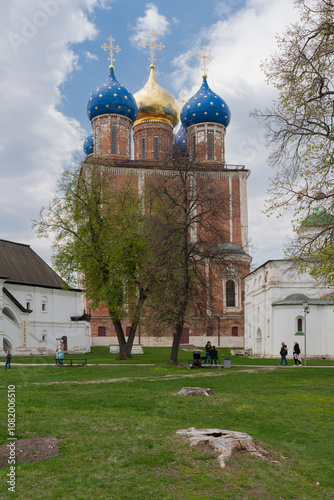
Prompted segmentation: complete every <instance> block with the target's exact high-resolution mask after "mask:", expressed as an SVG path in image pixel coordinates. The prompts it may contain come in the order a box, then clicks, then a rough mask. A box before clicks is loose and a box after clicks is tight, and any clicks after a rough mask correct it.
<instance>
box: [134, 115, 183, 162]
mask: <svg viewBox="0 0 334 500" xmlns="http://www.w3.org/2000/svg"><path fill="white" fill-rule="evenodd" d="M133 142H134V157H135V160H164V159H165V158H166V157H167V156H168V155H169V154H171V151H172V144H173V126H172V125H171V124H170V123H169V122H167V121H165V120H153V119H147V120H142V121H139V122H137V123H135V124H134V127H133Z"/></svg>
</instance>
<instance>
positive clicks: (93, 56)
mask: <svg viewBox="0 0 334 500" xmlns="http://www.w3.org/2000/svg"><path fill="white" fill-rule="evenodd" d="M84 54H85V59H86V61H98V60H99V58H98V57H97V55H96V54H92V53H91V52H89V51H88V50H86V51H85V52H84Z"/></svg>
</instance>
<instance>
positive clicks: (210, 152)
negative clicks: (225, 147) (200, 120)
mask: <svg viewBox="0 0 334 500" xmlns="http://www.w3.org/2000/svg"><path fill="white" fill-rule="evenodd" d="M208 160H213V132H208Z"/></svg>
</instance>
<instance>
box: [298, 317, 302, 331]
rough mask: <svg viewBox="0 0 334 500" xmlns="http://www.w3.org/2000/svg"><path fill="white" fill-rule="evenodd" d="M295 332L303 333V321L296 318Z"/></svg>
mask: <svg viewBox="0 0 334 500" xmlns="http://www.w3.org/2000/svg"><path fill="white" fill-rule="evenodd" d="M297 331H298V332H302V331H303V319H302V318H298V320H297Z"/></svg>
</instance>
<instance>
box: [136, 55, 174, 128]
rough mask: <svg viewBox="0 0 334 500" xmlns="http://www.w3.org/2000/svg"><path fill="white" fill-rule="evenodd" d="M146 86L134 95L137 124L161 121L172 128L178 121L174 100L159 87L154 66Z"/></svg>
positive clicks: (166, 91) (152, 65)
mask: <svg viewBox="0 0 334 500" xmlns="http://www.w3.org/2000/svg"><path fill="white" fill-rule="evenodd" d="M150 68H151V72H150V76H149V78H148V80H147V83H146V85H145V86H144V87H143V88H142V89H140V90H138V92H136V93H135V94H134V98H135V99H136V102H137V106H138V117H137V123H138V122H140V121H142V120H163V121H167V122H169V123H171V125H172V126H173V127H174V126H175V125H176V124H177V123H178V121H179V119H180V107H179V105H178V103H177V101H176V99H175V98H174V97H173V96H172V94H170V93H169V92H168V90H166V89H164V88H163V87H161V85H159V83H158V82H157V79H156V77H155V74H154V64H151V66H150Z"/></svg>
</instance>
